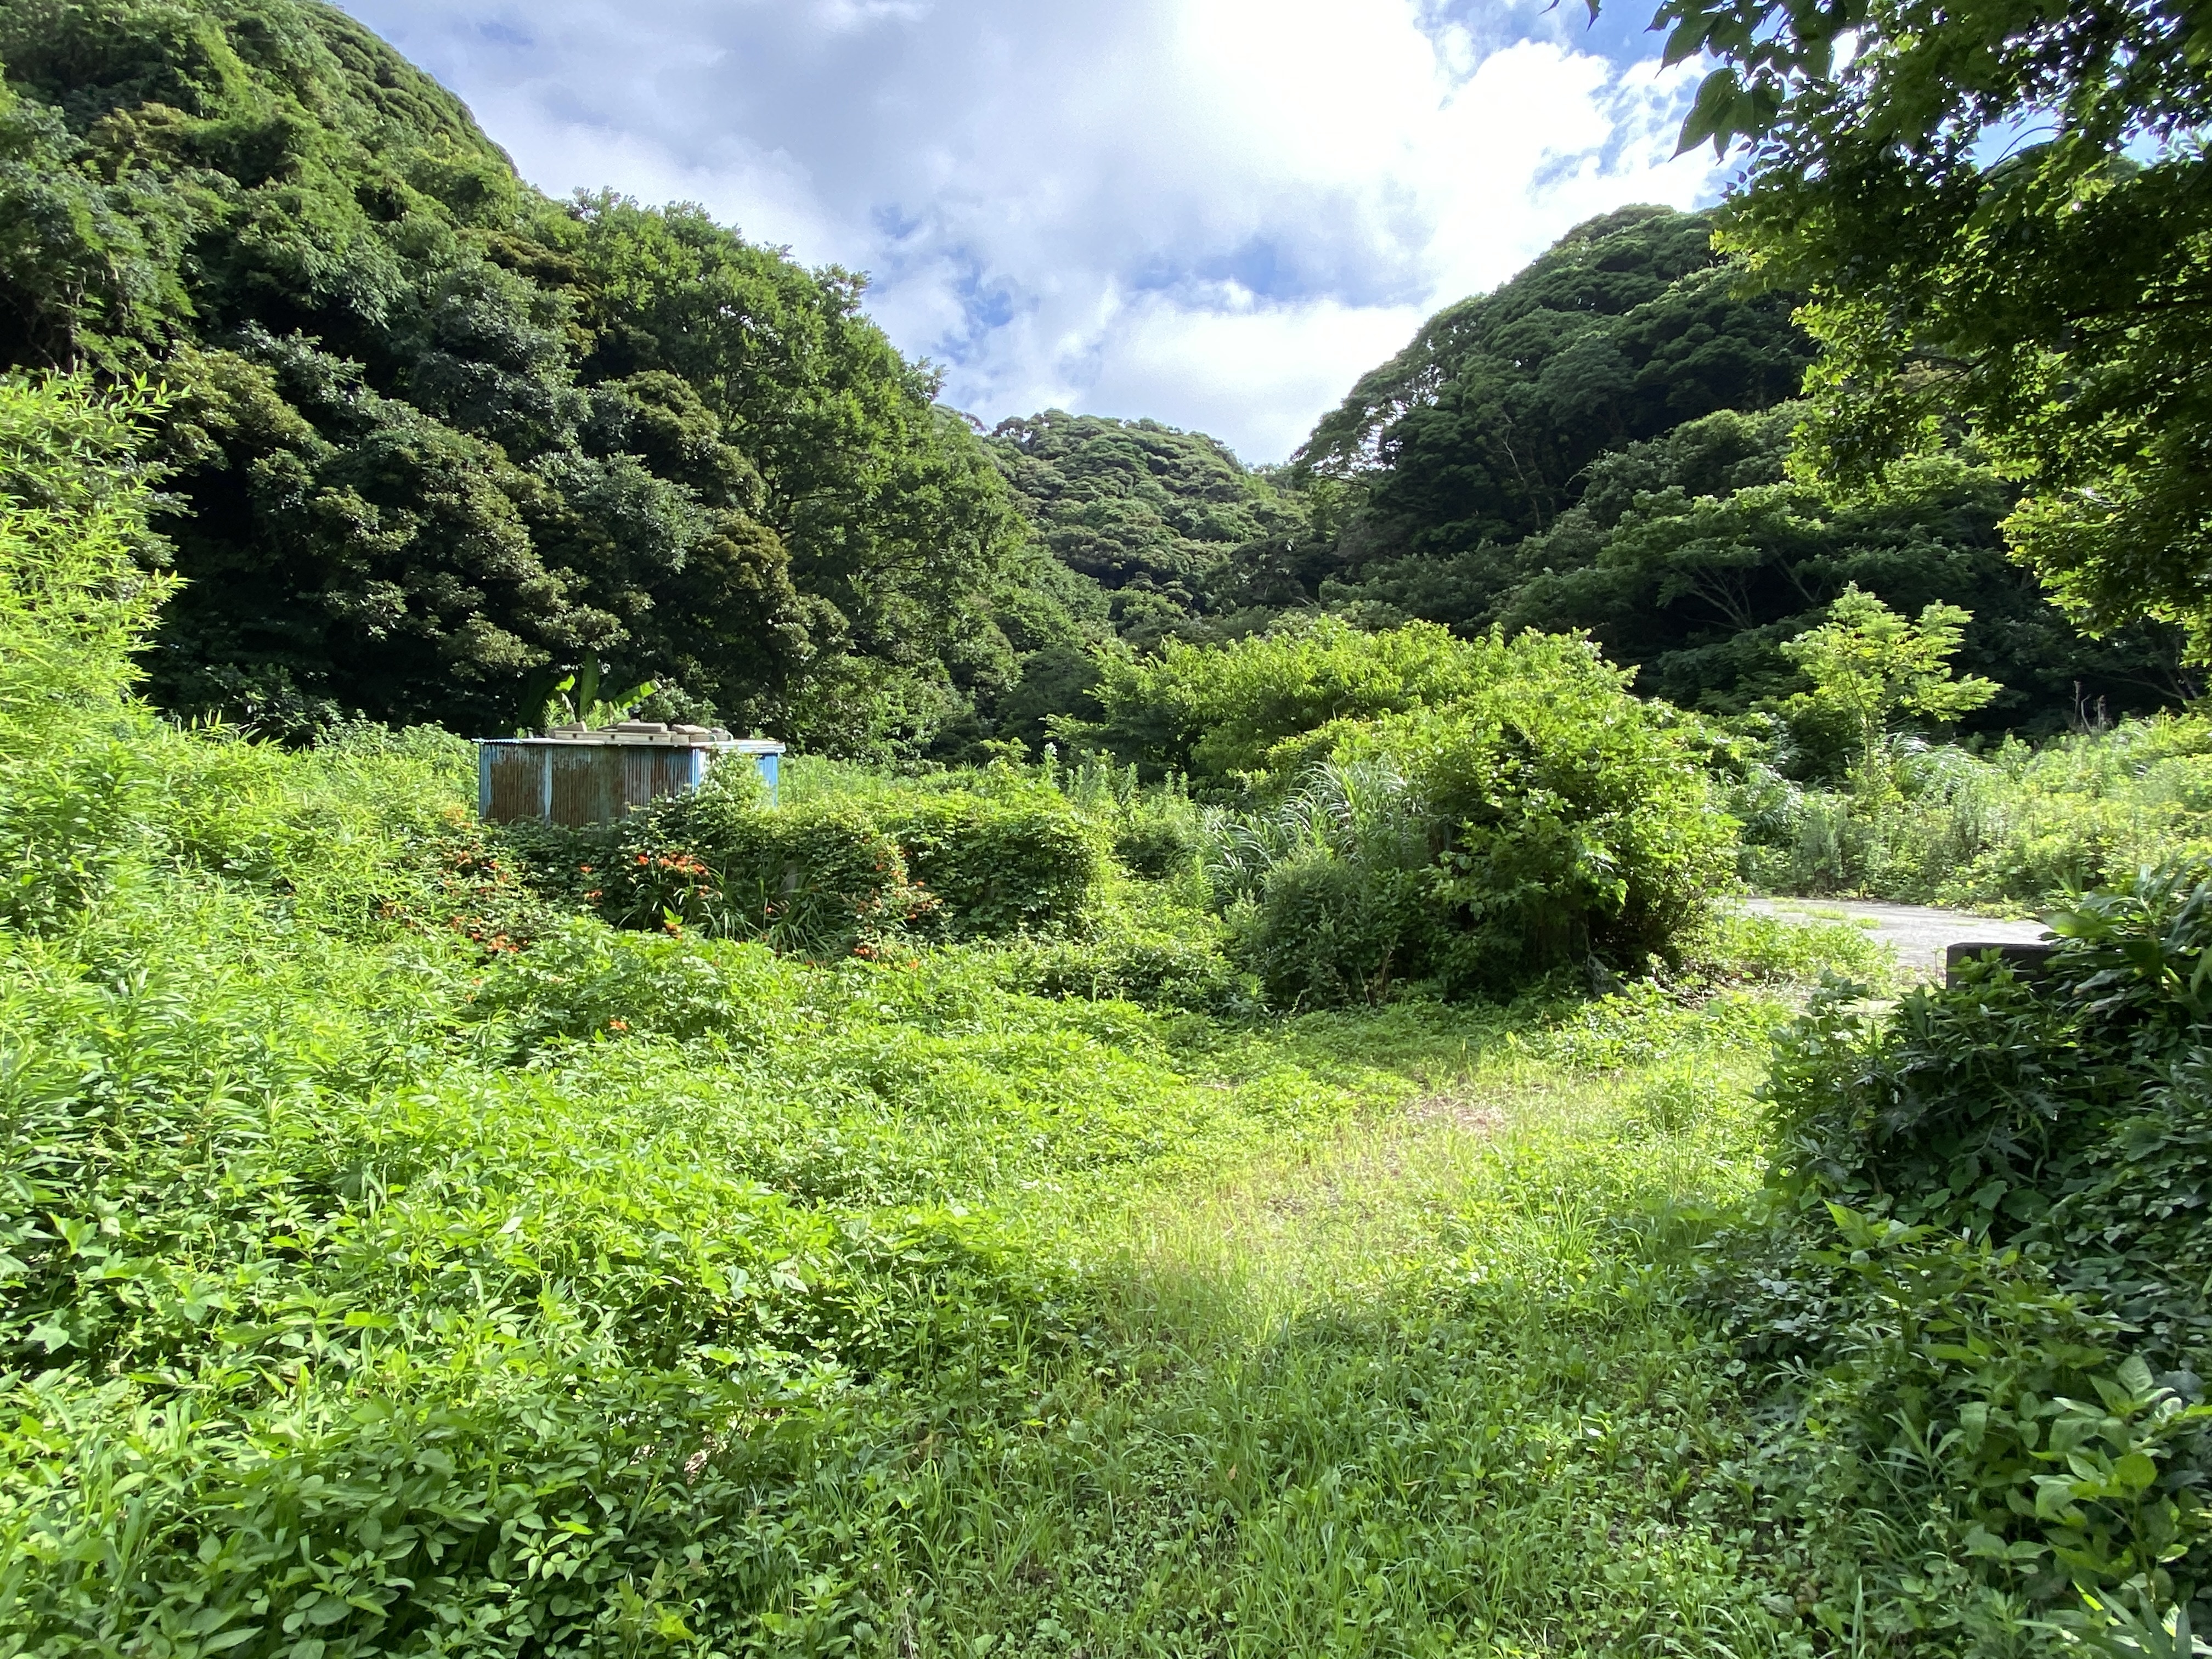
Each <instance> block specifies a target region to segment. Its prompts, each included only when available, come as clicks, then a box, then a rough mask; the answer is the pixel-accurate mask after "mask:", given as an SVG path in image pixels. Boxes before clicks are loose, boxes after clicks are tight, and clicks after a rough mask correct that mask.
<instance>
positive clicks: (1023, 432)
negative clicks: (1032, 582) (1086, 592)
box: [990, 409, 1306, 645]
mask: <svg viewBox="0 0 2212 1659" xmlns="http://www.w3.org/2000/svg"><path fill="white" fill-rule="evenodd" d="M990 447H991V451H992V453H993V455H994V457H995V458H996V459H997V460H998V462H999V465H1000V467H1001V468H1002V469H1003V470H1004V471H1005V472H1006V478H1007V482H1008V483H1009V484H1010V485H1011V487H1012V491H1013V496H1014V500H1015V501H1016V502H1017V503H1018V505H1019V506H1020V507H1021V508H1022V510H1023V511H1024V513H1026V514H1027V515H1028V517H1029V519H1030V522H1031V524H1032V525H1034V526H1035V527H1036V534H1037V537H1038V539H1039V540H1040V541H1041V542H1042V544H1044V546H1045V547H1046V548H1047V549H1048V550H1050V552H1051V554H1052V556H1053V557H1054V559H1055V560H1057V561H1058V562H1060V564H1061V565H1063V566H1065V567H1066V568H1067V569H1069V570H1071V571H1073V572H1074V573H1075V574H1077V575H1078V576H1079V577H1081V578H1083V579H1085V580H1087V581H1091V582H1096V583H1097V584H1098V586H1100V587H1102V588H1103V589H1105V590H1106V591H1107V592H1109V594H1111V595H1112V596H1113V598H1112V611H1111V614H1112V617H1113V620H1114V624H1115V632H1116V633H1118V634H1119V635H1121V637H1122V638H1124V639H1128V640H1131V641H1134V642H1136V643H1138V644H1140V645H1147V644H1151V643H1153V642H1155V641H1158V639H1159V638H1160V637H1161V636H1162V635H1172V634H1174V633H1176V631H1178V630H1179V629H1182V628H1185V627H1187V626H1188V624H1189V623H1190V622H1191V620H1192V619H1194V617H1197V616H1199V615H1200V614H1201V613H1203V612H1206V611H1213V610H1217V609H1219V608H1220V607H1221V605H1222V604H1223V599H1224V597H1225V596H1223V595H1222V594H1220V593H1219V592H1218V590H1219V589H1220V588H1221V587H1222V586H1223V585H1224V582H1225V579H1226V578H1227V577H1228V576H1229V575H1230V573H1231V569H1232V567H1233V566H1234V564H1235V562H1237V559H1238V556H1239V555H1240V553H1243V555H1244V556H1246V557H1247V558H1249V557H1250V556H1253V554H1254V553H1255V552H1256V550H1257V546H1258V545H1259V544H1267V543H1271V542H1283V541H1286V540H1293V539H1295V538H1297V537H1298V536H1300V535H1302V534H1303V533H1304V531H1305V529H1306V515H1305V513H1304V511H1303V510H1302V508H1301V507H1300V504H1299V502H1298V501H1297V497H1296V496H1295V495H1291V494H1289V493H1287V492H1285V491H1284V490H1283V489H1280V488H1279V487H1278V485H1277V484H1276V483H1275V482H1274V481H1273V479H1271V478H1269V477H1264V476H1262V475H1261V474H1257V473H1254V472H1252V471H1248V470H1247V469H1246V468H1245V467H1243V465H1241V464H1239V463H1238V461H1237V458H1236V457H1235V456H1233V455H1231V453H1229V451H1228V449H1227V448H1226V447H1225V446H1223V445H1222V444H1221V443H1220V442H1219V441H1217V440H1215V439H1212V438H1209V437H1207V436H1206V435H1204V434H1203V433H1195V432H1179V431H1177V430H1176V429H1175V428H1172V427H1165V426H1162V425H1161V424H1160V423H1159V422H1157V421H1116V420H1111V419H1108V418H1106V417H1104V416H1095V415H1068V414H1065V413H1063V412H1061V411H1060V410H1056V409H1054V410H1046V411H1045V412H1044V413H1043V414H1042V415H1034V416H1029V417H1028V418H1026V419H1023V420H1011V421H1002V422H1000V423H999V424H998V426H996V427H995V428H993V429H992V432H991V438H990Z"/></svg>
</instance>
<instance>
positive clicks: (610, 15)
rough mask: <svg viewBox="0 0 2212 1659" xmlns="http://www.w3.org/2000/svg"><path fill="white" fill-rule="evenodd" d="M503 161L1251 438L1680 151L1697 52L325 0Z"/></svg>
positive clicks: (936, 347)
mask: <svg viewBox="0 0 2212 1659" xmlns="http://www.w3.org/2000/svg"><path fill="white" fill-rule="evenodd" d="M342 3H344V4H346V5H347V7H348V9H349V10H351V11H352V12H353V13H354V15H356V16H357V17H359V18H360V19H361V20H362V21H363V22H365V23H367V24H368V26H369V27H372V28H374V29H375V30H376V31H377V32H378V33H380V34H382V35H384V36H385V38H386V39H387V40H391V41H392V43H393V44H394V45H395V46H398V48H399V49H400V50H401V51H403V52H405V53H406V54H407V55H408V56H409V57H410V58H413V59H414V60H415V61H416V63H418V64H422V66H423V67H424V68H425V69H427V70H429V71H430V72H431V73H432V74H433V75H435V76H437V77H438V78H439V79H440V80H441V81H442V82H444V83H445V84H446V85H447V86H449V87H451V88H453V90H454V91H456V92H457V93H459V94H460V95H461V96H462V97H463V98H465V100H468V103H469V105H470V106H471V108H472V109H473V110H474V111H475V112H476V114H477V118H478V119H479V120H480V121H481V122H482V123H483V125H484V126H485V128H486V129H487V130H488V131H489V132H490V133H491V135H492V137H494V138H495V139H497V140H498V141H499V142H500V143H502V144H504V145H506V146H507V149H508V150H509V151H510V152H511V153H512V154H513V156H514V158H515V161H516V162H517V163H518V164H519V165H520V167H521V169H522V172H523V173H524V174H525V175H526V177H528V178H529V179H531V180H532V182H534V183H536V184H537V185H540V186H541V187H543V188H544V189H546V190H549V191H555V192H556V193H565V192H566V191H568V190H570V189H573V188H575V187H578V186H585V187H591V188H597V187H599V186H602V185H612V186H613V187H615V188H616V189H617V190H621V191H627V192H628V193H629V194H631V195H634V196H636V197H641V198H642V199H644V200H647V201H653V202H662V201H671V200H689V201H697V202H701V203H703V204H706V206H708V208H709V209H710V210H713V212H714V214H715V216H717V217H718V218H720V219H722V220H723V221H725V222H728V223H732V224H734V225H736V226H737V227H738V228H740V229H741V230H743V231H744V233H745V234H747V235H749V236H751V237H753V238H755V239H757V240H762V241H767V242H771V243H776V244H781V245H784V246H788V247H789V248H790V250H791V251H792V252H793V254H794V255H795V256H796V257H797V258H799V259H801V260H803V261H805V262H806V263H808V264H829V263H834V264H842V265H844V266H847V267H848V268H850V269H854V270H865V271H866V272H868V273H869V274H870V275H871V276H872V289H871V292H870V296H869V302H868V304H869V310H870V312H871V313H872V315H874V317H875V318H876V319H877V320H878V321H879V322H880V323H882V324H883V325H884V327H885V328H886V329H887V330H888V331H890V335H891V337H892V338H893V339H894V340H895V341H896V342H897V343H898V345H899V346H900V348H901V349H902V350H904V351H906V352H907V353H908V355H910V356H916V357H927V358H930V359H932V360H933V361H934V362H936V363H938V364H939V367H940V368H942V369H943V370H944V373H945V398H946V399H947V401H949V402H951V403H952V404H955V405H957V407H960V408H963V409H965V410H969V411H970V412H971V413H973V414H975V415H976V416H980V417H981V418H982V419H984V420H986V421H993V420H997V419H1000V418H1003V417H1004V416H1009V415H1020V414H1027V413H1030V412H1031V411H1033V410H1038V409H1042V408H1045V407H1048V406H1051V405H1055V404H1056V405H1058V406H1060V407H1061V408H1066V409H1073V410H1084V411H1090V412H1096V413H1099V414H1106V415H1121V416H1152V417H1154V418H1157V419H1159V420H1164V421H1166V422H1170V423H1171V424H1174V425H1177V426H1184V427H1194V428H1200V429H1203V430H1206V431H1209V432H1212V433H1214V434H1216V435H1218V436H1220V437H1222V438H1225V439H1226V440H1227V441H1229V442H1230V443H1231V446H1232V447H1235V448H1236V449H1237V453H1239V454H1241V455H1243V457H1244V458H1245V459H1248V460H1250V461H1255V462H1258V461H1273V460H1280V459H1283V458H1284V457H1285V455H1287V454H1288V453H1290V451H1291V448H1293V447H1295V446H1296V445H1297V442H1298V441H1299V440H1300V439H1301V438H1302V437H1303V436H1304V434H1305V433H1306V431H1307V430H1308V428H1310V426H1311V425H1312V423H1313V422H1314V420H1315V418H1316V416H1319V415H1320V414H1321V413H1322V411H1324V410H1327V409H1328V408H1329V407H1330V406H1331V405H1333V404H1334V403H1335V402H1336V401H1337V400H1338V399H1339V398H1341V397H1342V396H1343V394H1344V392H1346V389H1347V388H1348V387H1349V386H1350V385H1351V383H1352V380H1354V379H1356V378H1357V377H1358V374H1360V373H1361V372H1362V371H1364V370H1365V369H1366V368H1370V367H1371V366H1372V365H1374V364H1375V363H1376V362H1380V361H1382V360H1383V358H1384V357H1387V356H1389V354H1390V353H1391V352H1393V351H1395V349H1397V348H1398V347H1399V346H1400V345H1401V344H1402V343H1404V342H1405V340H1406V339H1407V337H1409V336H1410V335H1411V334H1412V332H1413V330H1414V328H1415V327H1417V326H1418V325H1419V322H1420V320H1421V319H1422V318H1424V317H1425V316H1426V315H1427V314H1428V313H1430V312H1431V311H1433V310H1435V309H1436V308H1437V307H1438V306H1441V305H1443V304H1447V303H1449V301H1453V300H1455V299H1458V298H1461V297H1462V296H1463V295H1467V294H1469V293H1473V292H1476V291H1479V290H1480V289H1486V288H1490V287H1492V286H1494V285H1495V284H1497V283H1498V282H1500V281H1502V280H1504V278H1505V277H1506V276H1510V275H1511V274H1512V273H1513V271H1514V270H1516V269H1518V268H1519V267H1520V266H1521V265H1522V264H1525V263H1526V262H1527V261H1528V259H1529V258H1531V257H1533V256H1534V254H1536V253H1537V252H1541V250H1542V248H1543V247H1544V246H1546V245H1547V243H1548V242H1550V241H1551V240H1553V238H1554V237H1556V236H1557V235H1558V234H1559V233H1560V232H1561V231H1563V230H1565V229H1566V228H1568V227H1569V226H1571V225H1572V224H1574V223H1576V222H1578V221H1580V220H1582V219H1584V218H1587V217H1589V216H1590V215H1592V214H1595V213H1601V212H1603V211H1605V210H1607V209H1610V208H1613V207H1618V206H1620V205H1621V204H1624V203H1627V202H1638V201H1659V202H1668V203H1673V204H1676V205H1679V206H1689V205H1692V204H1697V203H1699V202H1703V201H1707V200H1710V199H1711V197H1712V196H1713V195H1714V194H1715V192H1716V191H1717V186H1718V185H1719V183H1720V182H1721V180H1720V176H1719V175H1718V174H1717V173H1716V172H1715V171H1714V169H1713V167H1712V164H1711V152H1710V151H1707V152H1705V153H1703V154H1702V155H1692V156H1686V157H1680V158H1676V157H1674V155H1673V151H1674V131H1675V128H1676V125H1677V124H1678V123H1679V121H1680V114H1681V111H1682V109H1683V107H1684V106H1685V104H1686V101H1687V98H1688V95H1689V93H1690V90H1691V88H1692V86H1693V85H1694V82H1695V76H1696V70H1695V69H1694V67H1693V66H1684V67H1682V68H1680V69H1678V70H1673V71H1668V72H1664V73H1662V72H1661V71H1660V70H1659V68H1658V64H1657V57H1658V47H1659V42H1658V40H1657V37H1656V36H1652V35H1650V34H1646V33H1644V31H1643V30H1642V28H1641V27H1640V26H1641V24H1642V22H1643V21H1644V16H1645V15H1646V14H1645V12H1644V9H1642V8H1641V7H1638V8H1636V9H1631V10H1623V9H1620V7H1619V6H1615V7H1614V8H1613V9H1612V10H1610V11H1608V12H1607V14H1605V15H1603V16H1602V17H1601V21H1599V23H1598V24H1597V26H1596V27H1595V28H1592V27H1589V26H1588V22H1587V17H1588V14H1587V12H1586V10H1585V9H1584V8H1583V4H1582V3H1581V0H1562V3H1561V4H1560V5H1559V6H1558V7H1556V8H1554V9H1550V10H1546V9H1543V8H1542V7H1541V5H1538V4H1532V3H1522V0H1489V3H1440V0H1112V3H1107V0H1059V3H1054V0H1044V3H1038V0H1027V3H1023V0H530V3H527V4H524V3H520V0H342Z"/></svg>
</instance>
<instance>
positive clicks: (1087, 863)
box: [875, 789, 1104, 939]
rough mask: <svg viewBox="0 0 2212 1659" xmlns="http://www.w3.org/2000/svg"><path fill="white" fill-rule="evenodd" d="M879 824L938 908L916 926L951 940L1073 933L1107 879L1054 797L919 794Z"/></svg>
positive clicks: (881, 811)
mask: <svg viewBox="0 0 2212 1659" xmlns="http://www.w3.org/2000/svg"><path fill="white" fill-rule="evenodd" d="M875 816H876V822H877V823H878V824H879V825H881V826H882V828H883V829H884V833H885V834H887V835H889V836H890V837H891V838H892V839H893V840H894V841H896V842H897V843H898V845H899V848H900V851H901V852H902V854H904V855H905V858H906V865H907V868H908V871H909V872H911V873H912V876H913V878H914V880H915V883H916V884H918V885H920V886H921V888H922V890H924V891H926V892H927V893H928V895H929V896H930V897H931V898H932V899H933V900H934V901H935V903H934V904H933V906H932V907H931V908H930V909H929V911H928V912H927V914H926V915H924V916H922V917H921V918H920V921H919V925H920V926H921V928H922V929H923V930H924V931H925V932H928V933H936V934H938V935H939V936H942V937H945V938H949V939H995V938H1002V937H1004V936H1006V935H1008V934H1011V933H1045V932H1051V931H1054V930H1059V929H1066V928H1069V927H1074V926H1075V925H1076V924H1077V923H1079V921H1081V919H1082V917H1083V915H1084V912H1085V908H1086V907H1088V906H1089V905H1090V903H1091V900H1092V898H1093V896H1095V893H1096V890H1097V885H1098V881H1099V878H1100V875H1101V874H1102V872H1103V863H1104V860H1103V859H1102V858H1101V857H1100V855H1099V851H1098V848H1097V842H1095V841H1094V840H1093V838H1092V836H1091V831H1090V830H1089V829H1087V828H1086V827H1085V824H1084V823H1083V822H1082V820H1081V819H1080V818H1079V817H1076V815H1075V812H1074V810H1073V808H1072V807H1070V806H1069V805H1068V804H1067V802H1066V800H1065V799H1063V798H1062V797H1061V796H1060V793H1058V792H1057V791H1054V790H1044V789H1030V790H1025V791H1024V792H1022V793H1020V794H1018V795H1014V796H1010V797H995V798H994V797H990V796H984V795H973V794H944V795H936V794H927V795H925V794H915V795H911V796H907V797H904V798H900V799H894V800H891V801H886V802H884V804H883V805H880V806H878V808H877V809H876V814H875Z"/></svg>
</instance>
